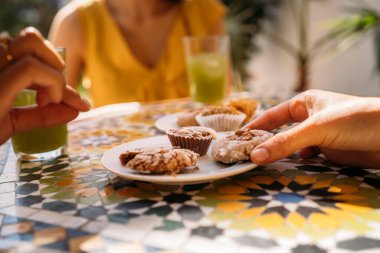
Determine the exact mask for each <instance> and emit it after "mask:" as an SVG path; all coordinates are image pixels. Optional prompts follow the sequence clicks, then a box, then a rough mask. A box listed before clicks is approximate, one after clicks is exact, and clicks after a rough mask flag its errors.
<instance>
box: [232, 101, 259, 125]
mask: <svg viewBox="0 0 380 253" xmlns="http://www.w3.org/2000/svg"><path fill="white" fill-rule="evenodd" d="M225 105H226V106H231V107H233V108H235V109H236V110H238V111H240V112H242V113H244V114H245V115H247V117H246V118H245V120H244V122H243V124H245V123H248V121H250V120H251V119H252V117H253V116H254V115H255V112H256V109H257V106H258V102H257V101H256V100H254V99H250V98H241V99H233V100H230V101H227V102H226V103H225Z"/></svg>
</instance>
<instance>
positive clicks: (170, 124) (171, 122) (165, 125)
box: [154, 104, 264, 133]
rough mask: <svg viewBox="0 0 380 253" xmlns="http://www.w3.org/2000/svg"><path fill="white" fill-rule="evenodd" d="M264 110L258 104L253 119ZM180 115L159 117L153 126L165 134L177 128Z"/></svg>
mask: <svg viewBox="0 0 380 253" xmlns="http://www.w3.org/2000/svg"><path fill="white" fill-rule="evenodd" d="M263 112H264V110H263V109H262V108H261V106H260V104H259V105H258V106H257V109H256V113H255V115H254V117H257V116H258V115H260V114H262V113H263ZM179 114H180V113H173V114H167V115H165V116H162V117H160V118H159V119H157V120H156V122H154V126H155V127H156V128H157V129H159V130H161V131H162V132H164V133H165V132H166V131H167V130H169V129H170V128H179V127H180V126H178V124H177V119H178V115H179Z"/></svg>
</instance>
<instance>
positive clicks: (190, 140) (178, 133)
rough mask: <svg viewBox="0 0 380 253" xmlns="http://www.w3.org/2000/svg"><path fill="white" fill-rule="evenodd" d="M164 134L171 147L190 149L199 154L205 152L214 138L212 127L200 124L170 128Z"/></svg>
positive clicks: (214, 133)
mask: <svg viewBox="0 0 380 253" xmlns="http://www.w3.org/2000/svg"><path fill="white" fill-rule="evenodd" d="M166 134H167V136H168V138H169V140H170V143H171V144H172V146H173V147H179V148H185V149H190V150H192V151H194V152H196V153H198V154H199V155H200V156H202V155H204V154H206V153H207V150H208V148H209V147H210V144H211V141H212V140H214V139H216V132H215V130H214V129H211V128H208V127H200V126H192V127H182V128H171V129H169V130H168V131H166Z"/></svg>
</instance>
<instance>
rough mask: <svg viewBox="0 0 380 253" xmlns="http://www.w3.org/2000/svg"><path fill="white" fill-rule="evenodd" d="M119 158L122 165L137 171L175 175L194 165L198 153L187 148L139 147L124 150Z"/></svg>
mask: <svg viewBox="0 0 380 253" xmlns="http://www.w3.org/2000/svg"><path fill="white" fill-rule="evenodd" d="M119 159H120V162H121V164H122V165H123V166H126V167H128V168H130V169H133V170H136V171H138V172H142V173H152V174H171V175H175V174H177V173H180V172H181V171H183V170H184V169H185V168H188V167H192V166H195V165H196V163H197V159H198V154H197V153H194V152H193V151H191V150H188V149H177V148H140V149H132V150H128V151H126V152H125V153H123V154H121V155H120V157H119Z"/></svg>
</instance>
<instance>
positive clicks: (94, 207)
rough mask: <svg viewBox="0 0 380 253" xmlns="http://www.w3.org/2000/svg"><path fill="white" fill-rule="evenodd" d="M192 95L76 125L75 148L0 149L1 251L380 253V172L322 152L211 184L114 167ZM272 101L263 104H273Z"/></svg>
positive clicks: (72, 134) (73, 127) (71, 140)
mask: <svg viewBox="0 0 380 253" xmlns="http://www.w3.org/2000/svg"><path fill="white" fill-rule="evenodd" d="M191 106H192V104H191V103H186V102H185V103H178V102H175V103H169V104H166V105H165V104H160V105H155V104H153V105H144V106H142V107H141V108H140V110H139V111H138V112H136V113H133V114H129V115H123V116H118V117H116V116H112V117H107V119H106V120H105V119H104V117H97V118H91V119H88V120H84V121H79V122H77V123H72V124H69V128H70V136H69V151H68V155H65V156H62V157H59V158H57V159H55V160H52V161H46V162H33V163H27V162H23V163H17V161H16V159H15V157H14V155H13V152H11V147H10V144H9V143H8V144H6V145H3V146H2V147H0V251H1V252H2V250H4V251H5V252H8V251H10V252H23V251H25V252H28V251H30V252H32V251H31V249H34V251H33V252H65V251H71V252H182V251H183V252H235V251H236V252H238V253H243V252H256V251H257V252H263V251H269V252H295V253H298V252H313V253H314V252H315V253H319V252H355V251H360V252H367V251H368V252H376V251H380V173H379V172H378V171H375V170H364V169H359V168H348V167H339V166H337V165H334V164H332V163H330V162H328V161H326V160H325V159H324V158H322V157H319V158H315V159H310V160H301V159H299V158H298V156H297V155H293V156H291V157H290V158H288V159H284V160H283V161H280V162H276V163H273V164H270V165H268V166H265V167H259V168H256V169H254V170H252V171H249V172H246V173H244V174H240V175H237V176H233V177H231V178H225V179H222V180H218V181H215V182H210V183H202V184H195V185H186V186H172V185H155V184H150V183H143V182H137V181H129V180H124V179H121V178H118V177H117V176H115V175H113V174H112V173H109V172H107V171H105V170H104V169H103V167H102V165H101V163H100V159H101V156H102V154H103V153H104V151H105V150H107V149H109V148H111V147H113V146H115V145H118V144H120V143H123V142H127V141H131V140H135V139H138V138H144V137H147V136H154V135H157V134H161V133H160V132H159V131H158V130H157V129H155V128H154V126H153V123H154V121H155V120H156V119H157V118H158V117H159V116H161V115H163V114H165V113H173V112H176V111H178V110H182V109H184V108H190V107H191ZM264 106H265V105H264Z"/></svg>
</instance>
